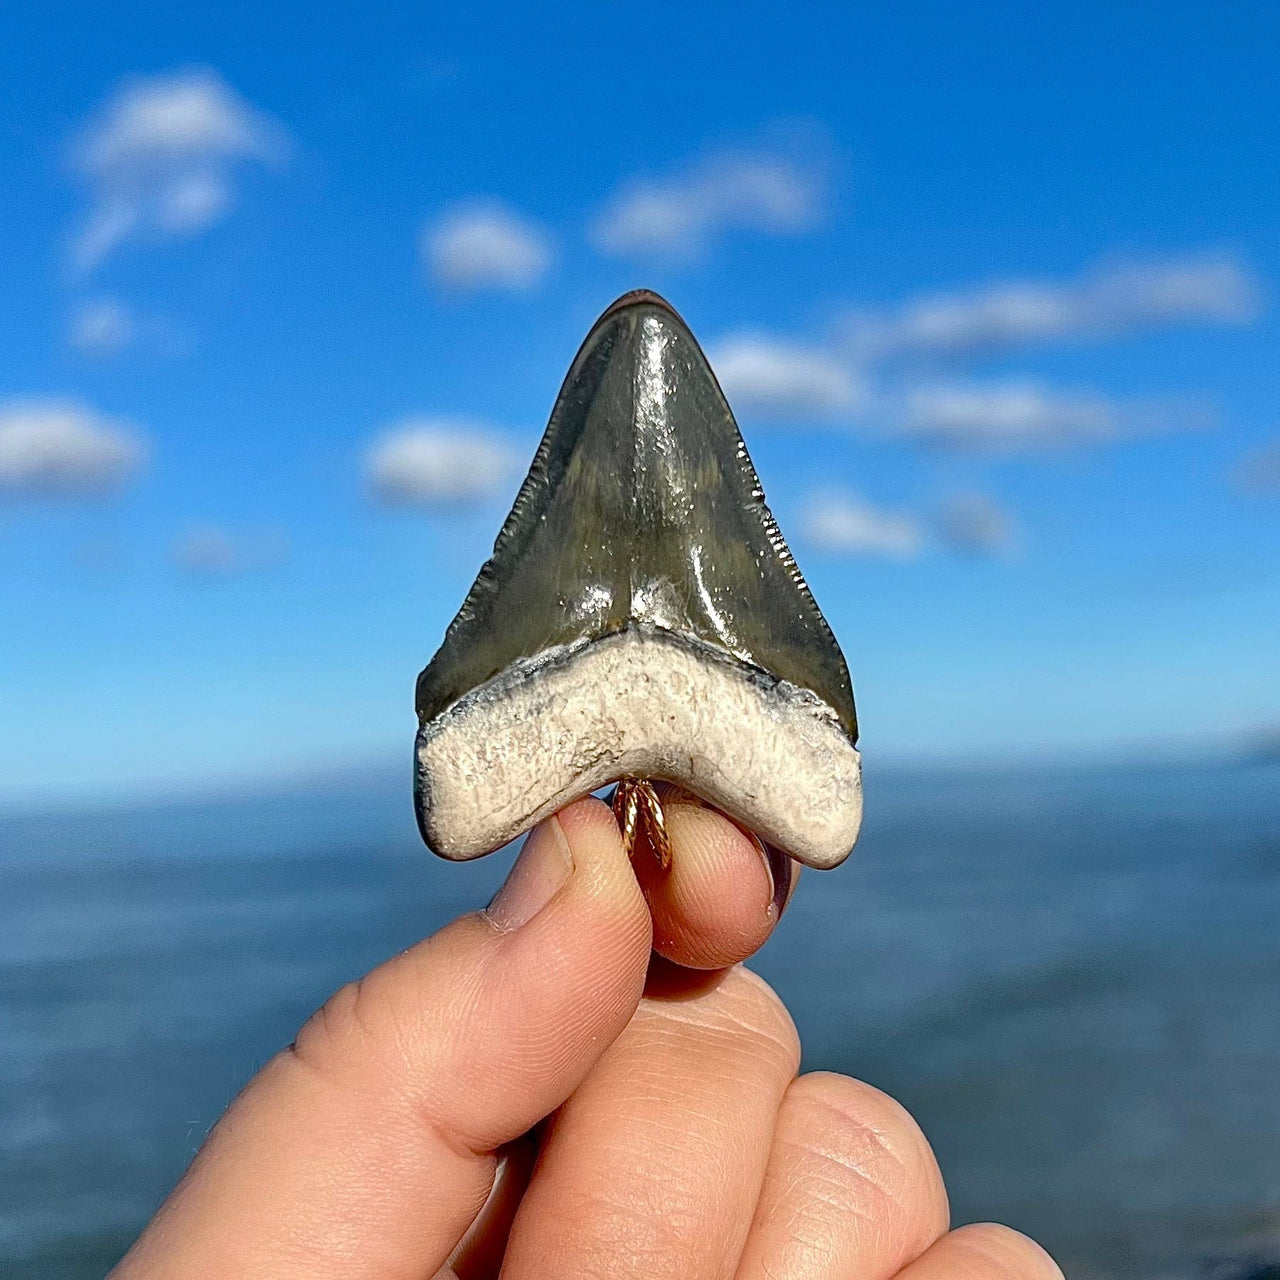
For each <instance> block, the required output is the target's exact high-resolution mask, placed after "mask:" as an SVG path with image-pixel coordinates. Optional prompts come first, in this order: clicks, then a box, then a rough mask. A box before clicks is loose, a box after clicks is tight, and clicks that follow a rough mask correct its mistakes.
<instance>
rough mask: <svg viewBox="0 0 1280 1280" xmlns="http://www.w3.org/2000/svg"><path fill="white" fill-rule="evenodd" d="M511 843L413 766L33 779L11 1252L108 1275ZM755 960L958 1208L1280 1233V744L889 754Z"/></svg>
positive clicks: (1154, 1240)
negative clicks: (125, 793) (246, 794)
mask: <svg viewBox="0 0 1280 1280" xmlns="http://www.w3.org/2000/svg"><path fill="white" fill-rule="evenodd" d="M508 861H509V856H508V855H499V856H498V857H495V858H492V859H486V860H484V861H482V862H480V863H477V864H471V865H462V866H455V865H450V864H445V863H441V862H437V861H436V860H434V859H433V858H431V857H430V856H428V855H427V854H426V853H425V852H424V851H423V849H422V847H421V845H420V844H419V842H418V837H417V835H416V832H415V831H414V829H413V822H412V817H411V811H410V804H409V801H408V798H407V796H406V795H405V794H404V791H403V788H402V787H401V786H399V785H396V786H392V785H390V784H382V783H369V782H364V783H361V784H354V783H352V784H349V785H344V786H333V785H328V786H325V787H317V788H315V789H313V790H297V791H295V792H294V793H292V794H289V795H283V796H275V797H269V798H250V799H238V800H236V801H234V802H233V801H230V800H228V801H221V802H216V803H215V802H204V803H200V804H184V805H176V804H175V805H169V806H163V807H152V808H147V809H137V810H125V809H115V810H102V811H94V812H88V811H86V812H82V813H70V812H62V813H58V814H52V815H39V814H30V813H12V812H10V813H7V814H2V813H0V1273H3V1274H4V1275H6V1276H14V1277H27V1276H31V1277H34V1276H39V1277H41V1278H42V1280H62V1278H64V1277H88V1276H100V1275H101V1274H102V1273H103V1271H105V1269H106V1268H107V1267H108V1266H109V1265H110V1263H111V1262H112V1261H114V1259H115V1258H116V1257H117V1256H118V1255H119V1253H120V1252H122V1251H123V1249H124V1247H125V1246H126V1245H127V1243H128V1241H129V1240H130V1239H131V1238H132V1236H133V1234H134V1233H136V1231H137V1230H138V1228H139V1227H140V1225H141V1224H142V1223H143V1222H144V1221H145V1219H146V1218H147V1216H148V1215H149V1214H150V1212H151V1211H152V1209H153V1208H154V1207H155V1205H156V1203H157V1202H158V1201H159V1199H160V1198H161V1197H162V1196H163V1195H164V1193H165V1192H166V1191H167V1189H168V1188H169V1187H170V1186H171V1185H172V1183H173V1182H174V1180H175V1179H176V1178H177V1177H178V1176H179V1174H180V1173H181V1172H182V1169H183V1168H184V1166H185V1165H186V1163H187V1161H188V1160H189V1159H190V1157H191V1155H192V1153H193V1152H194V1150H195V1149H196V1147H197V1146H198V1144H199V1142H200V1140H201V1138H202V1136H203V1134H204V1133H205V1132H206V1130H207V1129H208V1127H209V1125H210V1124H211V1123H212V1122H213V1120H214V1119H215V1118H216V1116H217V1115H218V1113H219V1111H220V1110H221V1109H222V1108H223V1107H224V1106H225V1105H226V1103H227V1102H228V1100H229V1099H230V1098H231V1097H232V1096H233V1095H234V1094H235V1092H236V1091H237V1089H238V1088H239V1087H240V1086H241V1084H243V1082H244V1081H245V1079H246V1078H247V1077H248V1076H249V1075H250V1074H251V1073H252V1072H253V1071H254V1069H255V1068H256V1067H257V1066H258V1065H259V1064H260V1063H261V1062H263V1060H264V1059H266V1058H267V1057H268V1056H270V1054H271V1053H273V1052H274V1051H275V1050H276V1049H277V1048H279V1047H280V1046H281V1045H283V1044H285V1043H287V1042H288V1041H289V1040H290V1039H291V1038H292V1036H293V1032H294V1030H295V1029H296V1027H297V1026H298V1024H299V1023H300V1022H301V1021H302V1020H303V1019H304V1018H305V1017H306V1016H307V1014H308V1013H309V1012H310V1011H311V1010H312V1009H313V1008H314V1007H315V1006H316V1005H317V1004H319V1003H320V1002H321V1001H322V1000H323V999H324V997H325V996H326V995H327V994H328V993H329V992H330V991H331V990H332V989H333V988H334V987H336V986H338V985H339V984H341V983H342V982H344V981H346V980H347V979H349V978H352V977H354V976H356V975H358V974H360V973H361V972H363V971H364V970H365V969H367V968H369V967H370V966H371V965H373V964H375V963H377V962H378V961H379V960H381V959H383V958H385V957H386V956H388V955H389V954H391V953H393V952H395V951H397V950H398V949H400V948H402V947H404V946H406V945H407V944H409V943H411V942H412V941H414V940H415V939H417V938H419V937H421V936H422V935H423V934H424V933H426V932H429V931H430V930H432V929H434V928H435V927H437V926H438V925H439V924H441V923H442V922H443V921H444V920H446V919H447V918H449V917H450V916H452V915H454V914H457V913H458V912H460V911H463V910H467V909H470V908H472V907H474V906H476V905H478V904H480V903H482V902H483V901H485V899H486V898H487V896H488V895H489V894H490V893H491V892H492V890H493V889H494V887H495V886H496V883H497V881H498V880H499V879H500V877H501V875H502V873H503V870H504V869H505V866H506V865H507V863H508ZM755 966H756V967H757V968H758V969H759V970H760V971H761V972H763V973H764V974H765V976H767V977H768V978H769V979H770V980H771V981H772V982H773V983H774V985H775V986H776V987H777V988H778V990H779V992H780V993H781V994H782V995H783V997H784V998H785V999H786V1001H787V1003H788V1004H789V1005H790V1007H791V1009H792V1011H793V1013H794V1015H795V1018H796V1022H797V1025H798V1026H799V1028H800V1032H801V1035H802V1037H803V1039H804V1042H805V1048H806V1066H808V1067H829V1068H834V1069H837V1070H841V1071H847V1072H851V1073H854V1074H857V1075H860V1076H862V1077H864V1078H866V1079H869V1080H871V1081H873V1082H874V1083H875V1084H877V1085H879V1086H881V1087H882V1088H885V1089H888V1090H889V1091H891V1092H893V1093H894V1094H896V1095H897V1096H898V1097H900V1098H901V1099H902V1100H903V1101H904V1102H905V1103H906V1104H907V1105H908V1106H909V1107H910V1108H911V1109H912V1110H913V1111H914V1112H915V1114H916V1115H917V1116H918V1118H919V1119H920V1120H921V1123H922V1124H923V1125H924V1127H925V1129H926V1131H927V1132H928V1133H929V1135H930V1136H931V1138H932V1139H933V1142H934V1144H935V1146H936V1148H937V1151H938V1154H939V1158H940V1160H941V1162H942V1166H943V1170H944V1172H945V1173H946V1175H947V1178H948V1182H949V1184H950V1187H951V1191H952V1199H953V1205H954V1209H955V1216H956V1219H957V1221H960V1220H967V1219H974V1218H996V1219H1002V1220H1005V1221H1010V1222H1013V1223H1016V1224H1017V1225H1019V1226H1021V1227H1023V1228H1024V1229H1026V1230H1028V1231H1030V1232H1032V1233H1033V1234H1036V1235H1038V1236H1039V1237H1040V1238H1041V1239H1042V1240H1043V1241H1044V1242H1045V1243H1046V1244H1047V1245H1048V1246H1049V1247H1050V1248H1051V1249H1053V1250H1054V1251H1055V1252H1056V1253H1057V1254H1058V1255H1059V1257H1060V1259H1061V1260H1062V1261H1063V1262H1064V1263H1065V1264H1066V1266H1067V1268H1068V1274H1069V1275H1071V1276H1073V1277H1080V1278H1084V1277H1099V1278H1101V1277H1107V1278H1115V1280H1119V1278H1120V1277H1124V1278H1125V1280H1131V1278H1141V1280H1145V1278H1146V1277H1151V1278H1152V1280H1164V1278H1165V1277H1175V1276H1176V1277H1182V1276H1187V1277H1193V1276H1199V1275H1208V1274H1211V1273H1212V1274H1219V1272H1218V1271H1216V1270H1215V1269H1214V1268H1215V1267H1216V1266H1217V1264H1216V1263H1214V1262H1213V1259H1215V1258H1221V1257H1225V1256H1228V1255H1232V1254H1236V1255H1240V1256H1244V1255H1246V1254H1250V1253H1252V1252H1253V1251H1258V1252H1259V1253H1263V1252H1265V1251H1266V1250H1268V1249H1270V1248H1274V1247H1275V1246H1276V1244H1277V1242H1280V768H1277V767H1276V766H1271V767H1264V766H1257V767H1239V768H1213V769H1210V768H1176V769H1174V768H1170V769H1163V770H1147V771H1143V770H1137V769H1133V768H1125V769H1102V768H1097V767H1094V768H1089V769H1085V768H1071V769H1054V770H1049V769H1037V770H1032V769H1025V770H1008V771H1002V772H965V773H961V772H948V773H944V772H936V771H935V772H926V771H923V770H922V771H919V772H911V771H897V772H888V773H884V774H883V775H877V773H876V772H875V770H874V769H873V770H872V771H871V774H870V777H869V779H868V821H867V827H866V834H865V837H864V841H863V843H862V844H860V845H859V849H858V853H857V854H856V856H855V857H854V858H853V860H852V861H851V862H850V863H849V864H848V865H847V866H845V867H844V868H842V869H841V870H839V871H837V872H833V873H828V874H825V875H822V874H809V875H807V876H806V877H805V880H804V882H803V884H802V886H801V891H800V893H799V895H798V897H797V900H796V902H795V903H794V904H793V906H792V908H791V910H790V911H789V913H788V916H787V918H786V920H785V921H784V922H783V925H782V927H781V929H780V930H779V933H778V936H777V937H776V938H775V939H774V940H773V941H772V942H771V943H770V944H769V946H768V947H766V949H765V950H764V951H763V952H762V953H761V955H760V956H759V957H758V958H757V960H756V961H755ZM1221 1274H1226V1272H1221ZM1241 1274H1243V1273H1241Z"/></svg>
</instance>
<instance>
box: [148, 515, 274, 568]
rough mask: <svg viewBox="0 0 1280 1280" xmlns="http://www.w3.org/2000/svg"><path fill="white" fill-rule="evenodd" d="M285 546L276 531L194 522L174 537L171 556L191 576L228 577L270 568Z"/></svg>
mask: <svg viewBox="0 0 1280 1280" xmlns="http://www.w3.org/2000/svg"><path fill="white" fill-rule="evenodd" d="M288 549H289V548H288V540H287V539H286V537H285V536H284V534H283V533H281V532H280V531H279V530H256V531H248V532H236V531H233V530H230V529H226V528H224V527H222V526H221V525H198V526H196V527H195V528H192V529H188V530H187V532H186V533H184V534H183V535H182V537H181V538H179V539H178V542H177V543H176V544H175V546H174V548H173V559H174V563H175V564H176V565H177V567H178V568H179V569H181V570H182V572H183V573H186V574H189V575H190V576H191V577H193V578H206V579H213V578H232V577H238V576H239V575H241V574H244V573H251V572H254V571H256V570H260V569H270V568H274V567H275V566H276V565H278V564H279V563H281V561H283V560H284V558H285V557H286V555H287V554H288Z"/></svg>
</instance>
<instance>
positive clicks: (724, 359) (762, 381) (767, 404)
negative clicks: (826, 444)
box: [708, 333, 865, 419]
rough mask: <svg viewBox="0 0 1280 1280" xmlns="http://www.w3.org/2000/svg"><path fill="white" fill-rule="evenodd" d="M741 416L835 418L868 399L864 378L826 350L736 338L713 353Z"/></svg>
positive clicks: (743, 336)
mask: <svg viewBox="0 0 1280 1280" xmlns="http://www.w3.org/2000/svg"><path fill="white" fill-rule="evenodd" d="M708 356H709V358H710V360H711V364H712V367H713V368H714V369H715V372H716V376H717V377H718V378H719V380H720V384H721V386H722V387H723V388H724V392H725V395H726V396H727V397H728V399H729V403H730V404H731V405H732V406H733V407H734V409H735V410H736V411H739V412H747V413H758V414H761V415H764V416H767V417H776V418H782V419H793V418H811V417H818V418H824V419H826V418H834V417H840V416H842V415H847V414H849V413H851V412H853V410H855V409H857V408H858V407H859V406H860V405H861V404H862V402H863V400H864V398H865V387H864V386H863V383H862V379H861V378H860V377H859V376H858V375H857V373H856V372H855V371H854V370H853V369H852V368H850V367H849V365H848V364H847V363H846V362H844V361H842V360H840V359H839V358H838V357H837V356H836V355H834V354H833V353H832V352H830V351H826V350H824V349H822V348H821V347H815V346H806V345H804V344H801V343H796V342H788V341H786V340H785V339H781V338H776V337H771V336H768V335H765V334H749V333H744V334H734V335H731V336H729V337H727V338H724V339H723V340H721V341H720V342H718V343H716V344H715V345H714V346H713V347H712V348H711V350H710V351H709V353H708Z"/></svg>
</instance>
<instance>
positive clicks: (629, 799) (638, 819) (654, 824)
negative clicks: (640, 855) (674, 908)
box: [613, 778, 671, 871]
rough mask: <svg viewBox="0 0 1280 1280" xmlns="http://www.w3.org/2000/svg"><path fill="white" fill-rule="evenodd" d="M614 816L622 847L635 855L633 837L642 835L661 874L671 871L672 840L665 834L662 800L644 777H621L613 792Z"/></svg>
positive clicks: (630, 855)
mask: <svg viewBox="0 0 1280 1280" xmlns="http://www.w3.org/2000/svg"><path fill="white" fill-rule="evenodd" d="M613 816H614V817H615V818H616V819H617V820H618V826H619V827H621V828H622V848H623V851H624V852H625V853H626V855H627V857H628V858H631V857H633V856H634V854H635V848H636V838H637V836H639V835H641V834H644V835H645V836H647V837H648V839H649V845H650V847H651V848H652V849H653V851H654V853H655V854H656V855H657V858H658V865H659V866H660V867H661V868H662V870H663V871H670V870H671V838H670V836H669V835H668V834H667V823H666V818H665V817H664V815H663V812H662V801H661V800H659V799H658V793H657V791H656V790H654V786H653V783H651V782H650V781H649V780H648V779H647V778H622V779H620V780H619V782H618V785H617V787H616V789H615V790H614V793H613Z"/></svg>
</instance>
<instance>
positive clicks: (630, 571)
mask: <svg viewBox="0 0 1280 1280" xmlns="http://www.w3.org/2000/svg"><path fill="white" fill-rule="evenodd" d="M630 626H637V627H642V628H652V629H656V630H660V631H665V632H669V633H672V634H674V635H677V636H684V637H689V638H692V639H694V640H697V641H702V642H704V643H706V644H710V645H712V646H714V647H715V648H717V649H719V650H722V651H724V652H725V653H727V654H730V655H733V656H734V657H735V658H737V659H739V660H740V661H741V662H744V663H747V664H750V665H751V666H754V667H758V668H760V669H761V670H762V671H764V672H767V673H769V674H770V675H772V676H774V677H780V678H782V679H784V680H787V681H789V682H791V683H792V684H795V685H799V686H801V687H802V688H805V689H808V690H810V691H811V692H813V693H815V694H817V696H818V697H819V698H821V699H822V701H823V702H825V703H826V704H827V705H828V706H829V707H830V708H831V709H832V710H833V711H834V712H835V713H836V716H837V717H838V719H839V721H840V724H841V726H842V728H843V729H844V731H845V732H846V733H847V734H848V737H849V739H850V741H856V739H857V718H856V713H855V710H854V702H853V690H852V688H851V685H850V682H849V672H848V669H847V667H846V666H845V661H844V657H843V655H842V654H841V652H840V648H839V646H838V645H837V643H836V640H835V637H834V636H833V635H832V633H831V629H830V627H829V626H828V625H827V622H826V619H824V618H823V616H822V613H821V612H820V611H819V609H818V606H817V604H816V602H815V601H814V599H813V596H812V594H811V593H810V591H809V588H808V587H807V586H806V584H805V581H804V579H803V578H802V577H801V575H800V571H799V569H797V567H796V563H795V561H794V559H793V558H792V556H791V552H790V551H789V550H788V549H787V544H786V542H785V541H784V540H783V537H782V534H781V532H780V531H779V529H778V526H777V524H776V523H775V522H774V519H773V517H772V515H771V514H770V512H769V509H768V507H767V506H766V505H765V502H764V494H763V492H762V490H761V488H760V481H759V479H758V477H757V476H756V472H755V468H754V467H753V466H752V464H751V459H750V458H749V457H748V455H747V450H746V446H745V445H744V444H743V442H742V436H741V435H740V434H739V432H738V427H737V424H736V423H735V422H734V419H733V414H732V413H731V412H730V410H729V406H728V404H727V403H726V401H725V398H724V395H723V394H722V393H721V391H720V387H719V385H718V384H717V382H716V380H715V376H714V375H713V374H712V372H711V368H710V366H709V365H708V363H707V360H706V357H705V356H704V355H703V353H702V350H701V348H700V347H699V346H698V344H697V342H696V341H695V339H694V337H693V335H692V334H691V333H690V332H689V329H688V328H687V326H686V325H685V324H684V322H683V321H682V320H681V319H680V317H679V316H678V315H677V314H676V313H675V312H674V311H673V310H672V309H671V307H670V306H668V305H667V303H666V302H664V301H663V300H662V299H661V298H659V297H657V296H656V295H655V294H652V293H647V292H637V293H631V294H627V295H626V296H625V297H623V298H620V299H619V300H618V301H617V302H616V303H614V305H613V306H612V307H610V308H609V310H608V311H606V312H605V313H604V315H603V316H602V317H601V318H600V320H599V321H598V322H597V323H596V325H595V327H594V328H593V329H592V330H591V333H590V334H589V335H588V337H587V340H586V341H585V342H584V343H583V345H582V349H581V350H580V351H579V352H578V354H577V357H576V358H575V360H574V362H573V365H572V367H571V368H570V370H569V374H568V377H567V378H566V379H565V382H564V386H563V387H562V388H561V390H560V395H559V398H558V399H557V400H556V403H555V407H554V409H553V410H552V414H551V421H550V424H549V425H548V427H547V431H546V434H545V435H544V436H543V438H542V443H541V445H540V446H539V448H538V452H537V455H536V456H535V457H534V460H533V465H532V466H531V468H530V470H529V474H528V476H527V478H526V479H525V482H524V485H523V486H522V488H521V490H520V493H519V496H518V497H517V498H516V502H515V506H514V507H513V508H512V510H511V514H510V515H509V516H508V517H507V521H506V523H505V524H504V525H503V527H502V532H501V533H500V534H499V535H498V540H497V542H496V544H495V545H494V550H493V556H492V558H491V559H490V560H489V561H488V563H487V564H486V565H485V566H484V568H483V569H482V570H481V571H480V576H479V577H478V578H477V579H476V582H475V585H474V586H473V587H472V588H471V592H470V594H469V595H468V596H467V599H466V601H465V603H464V604H463V606H462V609H461V610H460V612H459V613H458V616H457V617H456V618H455V619H454V621H453V623H452V624H451V626H450V627H449V630H448V633H447V635H446V636H445V640H444V644H443V645H442V646H441V648H440V651H439V652H438V653H437V654H436V656H435V657H434V658H433V659H432V661H431V664H430V665H429V666H428V667H427V668H426V670H425V671H423V673H422V675H421V676H420V677H419V679H418V692H417V710H418V716H419V718H420V720H422V721H423V722H424V723H425V722H426V721H429V720H431V719H433V718H434V717H436V716H437V715H439V714H440V713H441V712H443V711H445V710H446V709H447V708H449V707H450V706H452V705H453V704H454V703H455V702H457V700H458V699H459V698H461V697H462V696H463V695H464V694H466V693H468V692H470V691H471V690H473V689H475V688H476V687H477V686H479V685H482V684H484V683H485V681H487V680H489V679H491V678H492V677H493V676H495V675H497V674H498V673H499V672H501V671H504V670H506V669H507V668H509V667H510V666H511V665H512V664H513V663H516V662H518V661H519V660H521V659H528V658H534V657H536V656H537V655H539V654H541V653H543V652H545V651H547V650H549V649H553V648H556V647H558V646H564V645H575V644H579V643H582V642H586V641H590V640H592V639H596V638H599V637H602V636H605V635H608V634H610V633H613V632H617V631H621V630H623V629H625V628H627V627H630Z"/></svg>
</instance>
